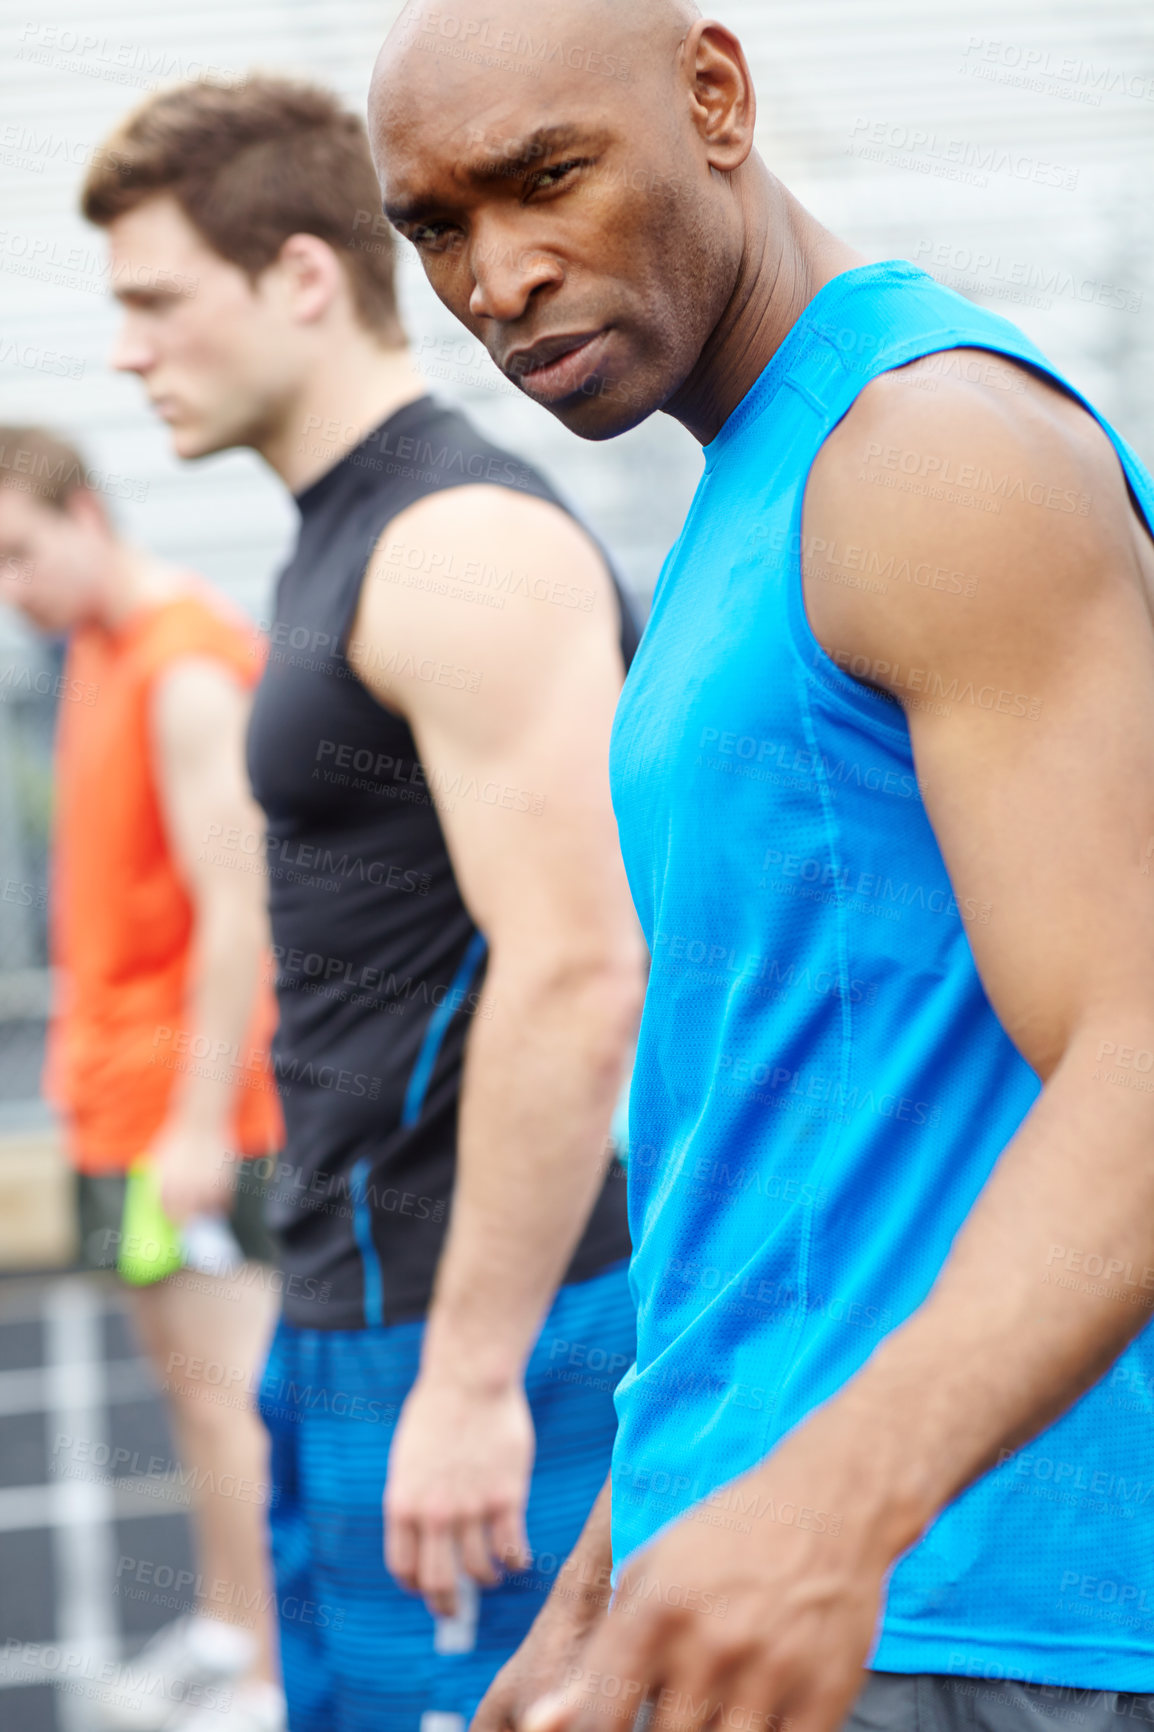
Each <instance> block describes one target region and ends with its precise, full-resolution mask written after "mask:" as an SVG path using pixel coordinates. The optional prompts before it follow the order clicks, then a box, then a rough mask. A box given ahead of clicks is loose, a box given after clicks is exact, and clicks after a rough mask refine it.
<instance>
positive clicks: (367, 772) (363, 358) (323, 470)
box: [84, 78, 641, 1732]
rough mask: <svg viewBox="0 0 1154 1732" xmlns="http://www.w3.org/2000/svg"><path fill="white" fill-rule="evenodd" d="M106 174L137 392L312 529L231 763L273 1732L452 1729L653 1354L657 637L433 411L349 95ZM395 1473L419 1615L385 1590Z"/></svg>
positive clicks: (191, 139)
mask: <svg viewBox="0 0 1154 1732" xmlns="http://www.w3.org/2000/svg"><path fill="white" fill-rule="evenodd" d="M102 160H103V161H105V162H106V163H107V164H108V165H109V166H108V167H105V168H101V169H98V170H94V171H93V173H92V174H91V176H90V178H89V181H88V184H87V187H86V190H85V195H84V208H85V211H86V214H87V215H88V216H89V217H90V218H91V219H92V220H94V221H96V222H98V223H101V224H103V225H104V226H105V227H106V228H107V230H108V235H109V243H110V250H111V256H112V260H113V274H114V278H115V280H117V281H118V282H120V283H124V284H131V285H132V287H131V288H125V289H123V290H121V291H119V298H120V300H121V302H122V305H123V308H124V320H123V327H122V331H121V335H120V339H119V342H118V345H117V349H116V356H115V362H116V365H117V366H119V367H121V368H122V369H124V370H126V371H129V372H134V373H137V374H138V375H139V376H140V378H141V379H142V381H143V382H144V384H145V386H146V388H147V390H148V394H149V397H150V399H151V401H152V403H153V404H154V406H155V407H156V409H157V411H158V413H159V414H160V415H161V416H162V418H163V419H164V420H165V422H166V423H167V424H168V426H169V428H170V431H171V436H172V442H173V447H174V449H175V450H176V451H177V453H178V454H179V455H181V456H182V457H186V458H195V457H200V456H203V455H205V454H206V453H208V452H212V451H220V450H224V449H226V448H228V447H231V446H237V445H242V446H249V447H251V448H252V449H254V450H256V451H258V452H259V453H260V454H261V456H262V457H263V458H264V459H265V460H266V462H267V463H268V464H269V465H270V467H271V468H272V469H273V470H274V471H275V472H276V474H277V475H279V476H280V478H281V479H282V481H283V482H284V483H285V485H286V487H288V488H289V489H290V491H291V492H292V494H293V495H294V498H295V500H296V504H297V508H298V510H299V513H300V519H301V529H300V536H299V540H298V542H297V546H296V550H295V552H294V554H293V556H292V558H291V560H290V561H289V564H288V566H287V567H286V569H285V570H284V572H283V573H282V575H281V579H280V584H279V589H278V594H277V601H276V618H275V621H274V622H273V626H272V647H271V654H270V658H269V663H268V667H267V670H266V673H265V675H264V679H263V681H262V684H261V686H260V689H259V692H258V695H257V699H256V704H255V708H254V713H253V720H252V724H251V727H250V731H249V748H248V749H249V766H250V770H251V774H252V778H253V784H254V787H255V790H256V793H257V796H258V798H259V800H260V801H261V803H262V805H263V806H264V808H265V811H266V813H267V816H268V822H269V851H270V863H271V870H270V886H271V895H272V927H273V940H274V952H275V955H276V958H277V962H278V991H279V997H280V1010H281V1021H280V1032H279V1034H278V1037H277V1046H276V1068H277V1072H278V1075H280V1076H281V1077H282V1078H286V1079H291V1083H292V1087H291V1090H290V1092H288V1093H287V1095H286V1098H285V1111H286V1124H287V1148H286V1154H285V1160H284V1162H283V1163H282V1165H281V1167H280V1168H279V1169H278V1175H277V1178H276V1181H275V1183H274V1185H273V1189H272V1194H271V1209H272V1219H273V1221H274V1223H275V1225H276V1227H277V1229H278V1231H279V1236H280V1241H281V1248H282V1259H283V1264H284V1268H285V1271H286V1275H287V1276H288V1277H289V1278H291V1279H293V1280H295V1281H296V1283H297V1289H296V1291H294V1292H289V1291H288V1289H287V1286H286V1300H285V1305H284V1310H283V1318H282V1322H281V1325H280V1329H279V1332H278V1335H277V1339H276V1343H275V1345H274V1348H273V1353H272V1357H271V1360H270V1364H269V1367H268V1369H267V1371H266V1376H265V1385H264V1397H263V1411H264V1413H265V1415H266V1418H267V1420H268V1423H269V1425H270V1427H271V1430H272V1434H273V1463H274V1483H275V1489H276V1501H275V1503H274V1507H273V1513H272V1523H273V1545H274V1559H275V1562H276V1568H277V1574H278V1582H279V1585H280V1590H281V1595H282V1600H283V1597H284V1596H285V1595H288V1594H291V1595H293V1596H294V1597H296V1598H297V1599H299V1600H301V1601H304V1600H307V1601H309V1602H310V1603H315V1604H317V1605H319V1606H321V1607H323V1608H325V1614H326V1615H325V1618H324V1620H323V1622H322V1621H321V1620H320V1619H318V1620H316V1621H314V1622H313V1623H312V1624H310V1625H306V1624H305V1623H304V1621H303V1620H296V1621H293V1622H289V1621H288V1620H285V1622H284V1624H283V1627H282V1651H283V1657H284V1668H285V1678H286V1688H287V1692H288V1696H289V1704H290V1718H291V1723H292V1726H293V1727H294V1729H295V1732H306V1729H307V1732H312V1729H314V1728H315V1729H316V1732H321V1729H322V1728H323V1729H324V1732H331V1729H333V1728H339V1729H342V1732H352V1729H353V1728H362V1727H363V1728H370V1727H371V1728H373V1729H374V1732H375V1729H377V1728H398V1729H399V1728H404V1729H405V1732H418V1728H419V1727H420V1726H421V1724H422V1723H423V1722H427V1723H426V1726H425V1732H436V1729H440V1732H445V1729H446V1728H448V1729H449V1732H452V1728H454V1727H460V1726H462V1725H463V1724H464V1721H465V1720H466V1719H467V1718H468V1717H469V1715H470V1714H471V1712H472V1710H473V1707H474V1706H475V1704H476V1702H477V1701H478V1699H479V1697H480V1695H481V1694H482V1692H483V1690H484V1689H485V1687H486V1685H487V1683H488V1681H489V1679H490V1678H491V1677H492V1675H493V1673H494V1672H495V1670H496V1669H497V1667H498V1665H500V1663H501V1662H502V1660H503V1659H504V1658H505V1656H506V1655H508V1653H509V1652H510V1651H511V1650H512V1648H513V1647H514V1646H515V1645H516V1643H517V1641H518V1640H519V1639H520V1635H521V1634H522V1633H523V1631H524V1630H525V1629H526V1628H527V1626H528V1624H529V1622H530V1621H531V1619H532V1617H533V1615H534V1612H535V1611H536V1609H537V1608H538V1607H539V1605H540V1603H541V1599H542V1595H543V1593H544V1592H545V1591H547V1589H548V1587H549V1585H550V1584H551V1582H552V1579H553V1578H552V1571H553V1570H555V1568H556V1565H557V1559H558V1557H559V1556H563V1555H564V1554H565V1552H566V1551H567V1550H568V1549H569V1547H570V1546H571V1544H572V1542H573V1540H574V1539H575V1537H576V1534H577V1532H578V1530H579V1529H580V1526H581V1523H582V1522H583V1521H584V1519H585V1517H586V1515H587V1513H588V1511H589V1508H590V1506H591V1504H592V1502H593V1499H594V1497H595V1495H596V1491H597V1488H598V1486H599V1484H600V1483H601V1480H602V1479H603V1478H604V1474H605V1471H606V1468H607V1465H608V1458H609V1451H610V1448H611V1444H612V1438H613V1432H614V1428H615V1418H614V1411H613V1402H612V1392H613V1386H614V1384H615V1382H616V1380H617V1377H618V1376H619V1375H620V1373H621V1371H622V1370H623V1368H624V1366H625V1365H626V1364H628V1363H629V1362H630V1360H631V1358H632V1354H633V1321H632V1306H631V1302H630V1299H629V1294H628V1288H627V1281H626V1262H625V1260H626V1258H627V1255H628V1234H627V1229H626V1221H625V1208H624V1200H623V1191H624V1186H623V1184H622V1183H621V1174H620V1168H617V1167H614V1168H613V1169H612V1170H611V1171H610V1172H609V1174H608V1176H607V1175H606V1159H605V1151H606V1146H607V1135H608V1131H609V1126H610V1119H611V1115H612V1110H613V1106H614V1102H615V1099H616V1096H617V1094H618V1091H619V1089H620V1087H621V1083H622V1078H623V1072H624V1066H625V1062H626V1055H627V1052H628V1049H629V1045H630V1042H631V1038H632V1031H633V1027H634V1022H635V1018H636V1014H637V1009H638V1005H639V1001H640V986H641V976H640V958H641V947H640V943H639V939H638V935H637V931H636V925H635V921H634V918H633V914H632V911H631V909H630V907H629V900H628V890H627V887H626V884H625V879H624V874H623V871H622V867H621V862H620V857H619V854H618V851H617V847H616V838H615V834H614V827H613V817H612V811H611V807H610V801H609V789H608V778H607V768H606V765H607V748H608V738H609V725H610V721H611V718H612V714H613V708H614V704H615V703H616V699H617V694H618V691H619V688H620V685H621V681H622V676H623V671H624V664H625V661H626V660H627V659H628V657H629V655H630V654H631V652H632V649H633V647H634V644H635V641H636V638H635V632H634V628H633V624H632V620H631V619H630V616H629V612H628V609H627V608H626V606H625V604H624V602H623V599H622V597H621V595H620V592H619V591H618V590H617V588H616V585H615V581H614V579H613V577H612V574H611V572H610V570H609V567H608V566H607V564H606V561H605V558H604V556H603V555H602V553H601V552H600V551H599V549H598V548H597V546H596V545H595V544H594V542H593V541H592V540H591V538H590V537H589V535H588V534H587V533H586V532H585V531H584V529H582V528H581V526H580V525H579V524H578V523H577V522H576V521H575V520H574V519H573V517H572V516H571V515H570V514H569V513H568V511H567V510H566V509H565V508H564V507H563V506H562V505H561V504H560V503H559V502H558V500H557V498H556V496H555V495H554V494H553V492H552V491H551V489H550V488H549V487H548V485H547V484H546V483H545V482H544V481H543V480H542V479H541V477H540V476H538V475H537V474H536V473H535V472H534V471H533V470H531V469H529V468H527V467H526V466H525V465H524V464H522V463H521V462H520V461H519V460H518V459H516V458H514V457H512V456H510V455H509V454H508V453H507V452H504V451H501V450H499V449H497V448H496V447H494V446H492V445H490V444H489V443H488V442H487V441H486V440H485V439H483V438H482V437H481V436H480V435H479V434H478V433H477V432H475V431H474V429H473V428H472V427H471V426H470V425H469V423H468V422H467V421H465V420H464V419H463V417H461V416H460V415H459V414H457V413H455V412H454V411H451V410H449V409H446V408H444V407H442V406H440V405H438V404H437V403H435V402H434V401H433V400H432V399H431V398H429V397H428V396H426V395H425V392H424V388H423V386H422V384H421V382H420V380H419V378H418V376H417V374H416V372H415V369H414V366H413V363H412V359H411V356H410V354H409V352H408V350H407V347H406V344H405V338H404V334H403V332H402V330H401V326H400V323H399V320H398V316H397V307H396V301H395V297H394V290H393V261H392V243H391V237H390V235H389V232H388V229H387V227H385V226H384V225H383V224H382V223H381V221H380V220H379V218H377V217H375V216H374V211H375V209H376V205H377V198H378V194H377V188H376V183H375V179H374V175H373V169H372V162H371V159H370V157H369V153H368V145H367V140H366V138H365V134H364V127H363V124H362V123H361V122H360V121H359V120H357V119H356V118H355V117H354V116H352V115H351V114H348V113H346V112H345V111H344V110H343V109H342V108H341V107H340V105H339V104H338V102H337V101H336V100H335V99H334V98H333V97H332V96H330V95H329V94H328V93H326V92H324V91H322V90H318V89H315V88H312V87H309V86H304V85H295V84H290V83H288V82H285V81H281V80H276V79H271V78H253V79H250V80H249V81H248V82H247V83H246V85H245V86H244V88H243V89H241V90H225V89H220V88H214V87H213V86H212V85H209V84H204V83H198V84H196V85H191V86H186V87H182V88H179V89H176V90H173V91H170V92H167V93H164V94H161V95H160V96H157V97H155V98H153V99H151V100H150V101H148V102H147V103H145V104H144V106H143V107H142V108H141V109H140V110H138V111H137V112H136V113H135V114H134V115H132V116H131V117H130V118H129V119H128V120H127V121H126V122H125V124H124V125H123V126H122V127H121V128H120V129H119V130H118V131H117V133H116V134H115V135H114V136H113V137H112V138H111V139H110V140H109V149H108V152H107V153H106V155H105V157H103V158H102ZM190 285H191V286H192V287H191V288H190V287H189V286H190ZM450 1205H451V1225H450ZM306 1281H312V1282H314V1283H323V1285H324V1288H325V1296H324V1299H323V1302H321V1300H320V1299H318V1298H316V1297H311V1298H310V1297H309V1296H308V1295H307V1294H306V1293H305V1292H304V1290H303V1283H304V1282H306ZM559 1286H560V1292H559V1293H558V1292H557V1289H558V1287H559ZM555 1295H556V1297H554V1296H555ZM426 1317H427V1321H426ZM402 1407H403V1414H402V1415H401V1418H400V1423H399V1425H398V1424H397V1415H398V1412H399V1410H400V1409H401V1408H402ZM386 1467H387V1473H388V1493H387V1510H388V1565H389V1569H390V1570H391V1571H392V1572H393V1576H395V1578H397V1580H399V1581H400V1582H401V1583H402V1584H404V1585H405V1586H406V1587H408V1588H410V1589H416V1590H418V1591H419V1593H420V1594H421V1596H423V1599H424V1601H425V1602H427V1605H426V1604H422V1603H421V1601H420V1600H416V1599H412V1598H408V1597H406V1595H404V1594H403V1593H402V1592H401V1591H400V1590H399V1589H398V1587H397V1585H396V1581H394V1580H393V1578H392V1577H390V1575H389V1574H388V1573H387V1571H386V1568H385V1559H384V1557H383V1555H382V1551H383V1534H382V1507H381V1499H382V1492H383V1491H384V1488H385V1481H386ZM531 1469H532V1482H531V1484H530V1470H531ZM526 1521H527V1532H526ZM531 1557H532V1559H534V1560H535V1562H534V1564H533V1567H532V1568H530V1567H529V1566H530V1561H531ZM502 1564H504V1565H506V1566H510V1567H511V1569H512V1571H513V1574H512V1576H511V1577H508V1578H507V1579H506V1580H505V1581H504V1582H503V1583H502V1584H501V1585H498V1573H499V1568H500V1566H501V1565H502ZM478 1584H480V1585H481V1586H482V1587H483V1588H484V1589H485V1591H484V1592H482V1593H481V1594H480V1597H479V1601H478V1593H477V1585H478ZM431 1612H435V1613H437V1614H440V1617H441V1621H440V1622H439V1623H437V1624H435V1623H434V1618H433V1616H432V1615H431Z"/></svg>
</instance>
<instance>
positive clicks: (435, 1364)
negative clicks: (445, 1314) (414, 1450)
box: [420, 1318, 523, 1399]
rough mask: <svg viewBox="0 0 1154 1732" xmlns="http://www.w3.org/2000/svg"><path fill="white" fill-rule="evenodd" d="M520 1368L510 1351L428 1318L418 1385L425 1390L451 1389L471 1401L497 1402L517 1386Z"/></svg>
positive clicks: (521, 1371)
mask: <svg viewBox="0 0 1154 1732" xmlns="http://www.w3.org/2000/svg"><path fill="white" fill-rule="evenodd" d="M522 1375H523V1366H522V1364H521V1361H520V1358H519V1356H518V1355H516V1354H515V1353H513V1352H512V1350H511V1349H508V1348H502V1347H499V1346H494V1344H493V1343H492V1342H491V1341H488V1342H482V1341H479V1340H477V1339H475V1338H471V1336H470V1335H469V1334H466V1333H464V1332H462V1333H460V1334H458V1333H457V1332H456V1331H454V1330H452V1329H450V1328H447V1327H446V1326H444V1325H443V1324H442V1325H441V1326H439V1327H434V1322H433V1319H432V1318H430V1321H429V1326H428V1329H427V1331H426V1335H425V1344H424V1348H423V1350H422V1353H421V1371H420V1382H421V1383H422V1384H423V1385H424V1386H425V1388H426V1389H438V1390H451V1391H453V1392H454V1393H456V1394H460V1395H465V1396H469V1397H475V1398H485V1399H498V1398H500V1397H501V1396H504V1395H508V1394H510V1393H511V1392H512V1391H513V1390H516V1389H519V1388H520V1387H521V1380H522Z"/></svg>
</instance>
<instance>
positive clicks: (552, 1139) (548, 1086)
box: [422, 951, 639, 1387]
mask: <svg viewBox="0 0 1154 1732" xmlns="http://www.w3.org/2000/svg"><path fill="white" fill-rule="evenodd" d="M638 1002H639V977H638V976H637V975H636V974H634V973H632V972H631V971H630V969H629V968H628V967H627V966H621V965H619V964H617V963H607V964H605V965H604V966H590V967H586V968H582V969H581V970H580V971H573V970H568V971H566V970H562V969H556V970H553V971H551V972H547V971H545V970H543V969H541V968H540V967H539V966H532V967H529V966H526V965H525V964H524V963H523V962H521V961H520V959H518V958H513V959H511V960H509V961H508V962H503V961H502V958H501V956H500V953H499V951H498V952H497V954H495V956H494V959H493V961H492V963H491V965H490V969H489V974H488V977H487V980H486V985H485V990H484V995H483V998H482V1002H481V1005H480V1007H479V1010H478V1013H477V1014H476V1015H475V1017H474V1019H473V1025H472V1028H471V1030H470V1033H469V1040H468V1048H467V1053H466V1060H465V1072H464V1083H463V1089H462V1098H461V1109H460V1119H459V1131H458V1154H457V1175H456V1183H455V1187H454V1193H453V1207H452V1217H451V1223H450V1229H449V1234H448V1239H447V1242H446V1245H445V1250H444V1253H443V1256H442V1259H441V1265H440V1268H439V1270H438V1275H437V1283H436V1291H435V1294H434V1298H433V1305H432V1309H431V1312H430V1317H429V1324H428V1329H427V1332H426V1343H425V1351H424V1357H423V1361H422V1365H423V1369H424V1370H425V1371H427V1372H433V1373H437V1372H440V1371H445V1372H447V1373H448V1374H450V1375H451V1376H453V1378H454V1379H456V1380H459V1379H460V1378H461V1377H462V1376H466V1377H468V1378H470V1379H472V1380H475V1381H476V1382H477V1384H478V1386H479V1387H499V1386H501V1385H503V1384H505V1383H508V1382H511V1381H514V1380H516V1379H518V1378H519V1377H520V1376H521V1374H522V1371H523V1369H524V1364H525V1361H526V1359H527V1358H528V1355H529V1352H530V1351H531V1348H532V1345H533V1342H534V1340H535V1339H536V1336H537V1333H538V1331H539V1329H540V1325H541V1322H542V1319H543V1317H544V1315H545V1312H546V1310H547V1309H548V1306H549V1303H550V1300H551V1299H552V1296H553V1293H554V1292H555V1290H556V1288H557V1286H558V1284H559V1283H560V1280H561V1278H562V1276H563V1274H564V1272H565V1269H566V1266H567V1264H568V1262H569V1259H570V1257H571V1255H572V1253H573V1250H574V1248H575V1246H576V1244H577V1241H578V1239H579V1238H580V1236H581V1232H582V1229H583V1227H584V1225H585V1222H586V1221H587V1219H588V1216H589V1213H590V1210H591V1209H592V1206H593V1203H594V1201H595V1199H596V1196H597V1193H598V1190H599V1188H600V1185H601V1182H602V1179H603V1175H604V1171H605V1166H606V1157H607V1149H608V1132H609V1125H610V1120H611V1118H612V1114H613V1108H614V1105H615V1103H616V1100H617V1096H618V1093H619V1091H620V1088H621V1084H622V1081H623V1078H624V1073H625V1065H626V1062H627V1055H628V1051H629V1045H630V1041H631V1038H632V1033H633V1028H634V1023H635V1018H636V1012H637V1005H638Z"/></svg>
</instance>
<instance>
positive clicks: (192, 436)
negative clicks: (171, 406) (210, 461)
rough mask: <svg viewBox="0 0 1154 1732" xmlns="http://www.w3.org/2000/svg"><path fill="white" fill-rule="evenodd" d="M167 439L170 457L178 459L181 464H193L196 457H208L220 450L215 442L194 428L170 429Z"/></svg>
mask: <svg viewBox="0 0 1154 1732" xmlns="http://www.w3.org/2000/svg"><path fill="white" fill-rule="evenodd" d="M168 439H169V445H170V446H171V448H172V455H173V456H174V457H179V458H180V460H181V462H182V463H190V462H193V461H195V459H196V458H197V457H208V456H210V455H211V454H212V452H214V451H219V450H220V449H221V446H220V445H218V444H217V443H216V441H215V440H213V439H210V438H209V437H208V436H207V435H206V434H205V433H203V432H200V431H198V430H197V429H196V428H195V427H170V428H169V432H168Z"/></svg>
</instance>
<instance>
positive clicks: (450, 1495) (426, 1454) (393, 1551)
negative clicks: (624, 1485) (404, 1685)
mask: <svg viewBox="0 0 1154 1732" xmlns="http://www.w3.org/2000/svg"><path fill="white" fill-rule="evenodd" d="M533 1454H534V1437H533V1421H532V1419H531V1417H530V1414H529V1403H528V1402H527V1400H526V1399H525V1391H524V1389H523V1388H522V1386H521V1384H520V1382H519V1381H518V1382H516V1383H508V1384H504V1385H501V1386H500V1387H498V1388H490V1389H485V1388H470V1387H468V1386H467V1385H466V1384H464V1383H463V1382H461V1381H460V1380H459V1379H457V1378H445V1377H438V1376H434V1375H430V1374H429V1373H427V1372H425V1373H422V1375H421V1376H420V1377H418V1379H417V1381H416V1383H415V1384H414V1385H413V1388H412V1390H411V1391H410V1393H409V1397H408V1400H407V1401H406V1402H405V1405H404V1407H403V1409H402V1410H401V1417H400V1421H399V1423H398V1425H397V1430H396V1434H395V1436H394V1438H393V1446H392V1449H391V1451H390V1453H389V1475H388V1483H387V1485H386V1488H385V1563H386V1564H387V1566H388V1568H389V1569H390V1570H391V1571H392V1573H393V1575H394V1576H395V1577H396V1578H397V1580H398V1581H399V1582H400V1583H401V1584H402V1586H403V1587H406V1588H408V1589H410V1590H411V1591H412V1592H414V1593H419V1594H421V1595H422V1596H423V1597H424V1599H425V1601H426V1602H427V1604H428V1606H429V1609H430V1611H432V1612H434V1613H435V1614H436V1615H437V1616H439V1617H452V1616H453V1615H454V1614H455V1613H456V1610H457V1578H458V1574H459V1572H460V1571H461V1570H464V1571H465V1573H466V1574H467V1575H470V1576H472V1577H473V1578H474V1580H475V1581H478V1582H480V1583H482V1584H483V1585H484V1586H486V1587H491V1586H492V1585H493V1584H494V1583H495V1582H497V1581H499V1580H500V1570H501V1567H502V1566H504V1567H505V1568H507V1569H511V1570H521V1569H525V1568H526V1567H527V1566H528V1564H529V1561H530V1554H529V1549H528V1542H527V1540H526V1537H525V1522H524V1511H525V1505H526V1503H527V1502H528V1497H529V1476H530V1474H531V1473H532V1470H533Z"/></svg>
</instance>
